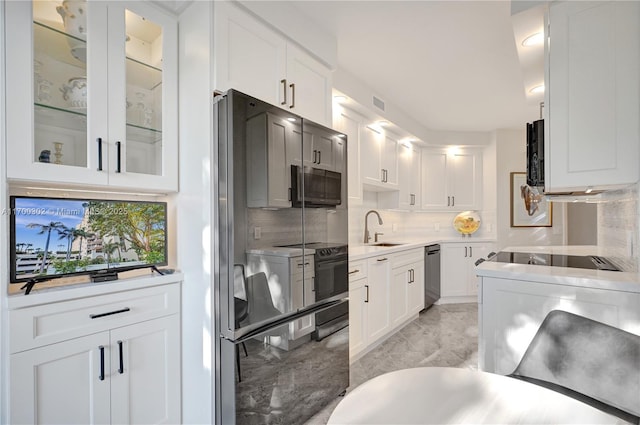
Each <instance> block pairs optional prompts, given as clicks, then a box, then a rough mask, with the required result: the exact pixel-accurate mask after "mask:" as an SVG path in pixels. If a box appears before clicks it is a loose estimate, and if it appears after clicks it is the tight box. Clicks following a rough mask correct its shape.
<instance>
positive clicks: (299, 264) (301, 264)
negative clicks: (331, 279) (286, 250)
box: [298, 262, 309, 267]
mask: <svg viewBox="0 0 640 425" xmlns="http://www.w3.org/2000/svg"><path fill="white" fill-rule="evenodd" d="M308 265H309V263H308V262H307V263H298V267H304V266H308Z"/></svg>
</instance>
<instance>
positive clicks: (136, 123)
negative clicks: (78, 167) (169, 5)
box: [109, 2, 177, 187]
mask: <svg viewBox="0 0 640 425" xmlns="http://www.w3.org/2000/svg"><path fill="white" fill-rule="evenodd" d="M145 6H146V7H145ZM148 6H149V5H148V4H147V5H145V4H144V3H143V2H113V3H111V4H110V5H109V31H110V32H111V33H112V36H110V37H109V42H110V45H109V84H110V85H111V86H113V87H115V88H116V89H115V90H110V91H109V102H110V103H109V118H110V123H112V124H113V126H112V127H111V129H110V130H111V140H112V142H113V146H112V148H113V149H114V151H113V155H114V158H115V164H114V169H113V172H114V173H115V175H114V176H113V177H112V180H114V179H117V180H116V181H117V183H116V184H123V185H129V184H136V185H138V186H143V187H144V186H148V185H149V184H152V183H153V182H154V181H159V180H162V179H165V178H167V177H168V176H170V175H171V174H172V173H173V172H174V171H173V170H172V167H171V166H170V165H168V163H169V162H170V161H175V160H176V158H177V126H175V124H174V122H175V121H176V117H177V94H176V93H177V92H176V83H175V82H176V81H177V80H176V76H177V71H176V69H177V68H176V57H177V56H176V54H175V53H174V54H172V53H173V52H176V51H177V49H176V45H175V44H176V43H175V40H176V35H175V31H176V24H175V21H174V20H170V19H167V16H166V15H164V14H161V13H158V11H157V10H156V9H154V8H152V7H148ZM167 81H169V83H167ZM171 82H173V83H171ZM167 117H170V118H169V119H167ZM167 134H169V137H168V138H167Z"/></svg>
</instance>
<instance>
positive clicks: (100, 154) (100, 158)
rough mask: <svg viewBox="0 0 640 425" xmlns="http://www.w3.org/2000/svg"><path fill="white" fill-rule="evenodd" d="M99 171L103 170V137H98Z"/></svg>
mask: <svg viewBox="0 0 640 425" xmlns="http://www.w3.org/2000/svg"><path fill="white" fill-rule="evenodd" d="M97 142H98V171H102V137H98V139H97Z"/></svg>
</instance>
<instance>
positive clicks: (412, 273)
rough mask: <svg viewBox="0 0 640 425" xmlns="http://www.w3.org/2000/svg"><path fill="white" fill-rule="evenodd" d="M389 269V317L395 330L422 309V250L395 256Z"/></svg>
mask: <svg viewBox="0 0 640 425" xmlns="http://www.w3.org/2000/svg"><path fill="white" fill-rule="evenodd" d="M391 267H392V271H391V276H392V280H391V288H390V290H389V293H390V304H391V307H390V315H391V326H392V327H394V328H395V327H398V326H400V325H401V324H403V323H404V322H406V320H407V319H408V318H409V317H411V316H412V315H414V314H417V313H418V312H420V310H422V309H423V308H424V249H417V250H413V251H411V252H407V253H400V254H396V255H395V256H394V257H393V259H392V262H391Z"/></svg>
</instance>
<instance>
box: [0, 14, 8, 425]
mask: <svg viewBox="0 0 640 425" xmlns="http://www.w3.org/2000/svg"><path fill="white" fill-rule="evenodd" d="M4 6H5V2H2V3H0V129H1V130H0V211H6V210H7V207H8V205H7V185H6V181H7V174H6V169H5V159H6V138H5V137H6V136H5V128H6V126H5V99H6V98H5V92H4V88H5V64H4ZM8 237H9V220H8V217H7V216H6V215H5V214H2V220H1V221H0V270H1V271H2V272H0V276H1V278H0V281H1V282H9V263H8V259H9V253H8V252H7V247H8V246H9V241H8ZM8 314H9V312H8V308H7V285H6V284H5V285H2V290H0V423H3V424H8V423H9V379H8V377H9V355H8V353H9V350H8V349H7V348H8V347H9V320H8Z"/></svg>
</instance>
